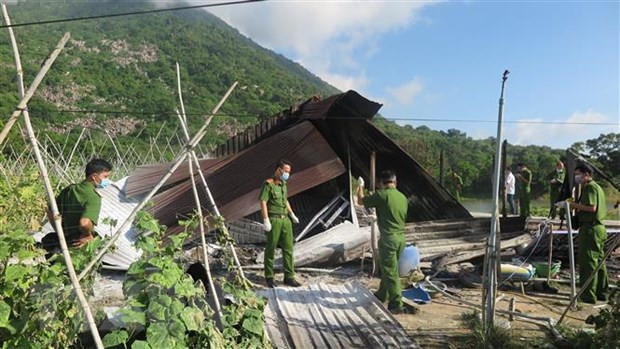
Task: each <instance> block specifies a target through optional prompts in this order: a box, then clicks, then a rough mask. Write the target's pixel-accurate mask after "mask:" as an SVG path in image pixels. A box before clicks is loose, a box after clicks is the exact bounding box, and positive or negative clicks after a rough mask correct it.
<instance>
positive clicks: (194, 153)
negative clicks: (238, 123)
mask: <svg viewBox="0 0 620 349" xmlns="http://www.w3.org/2000/svg"><path fill="white" fill-rule="evenodd" d="M179 118H180V119H181V124H182V126H183V132H184V134H185V136H186V137H187V138H188V139H189V132H188V131H187V125H185V124H183V118H182V117H181V116H180V115H179ZM190 155H191V158H192V160H193V161H194V163H195V164H196V167H197V168H198V174H199V177H200V180H201V181H202V185H203V187H204V190H205V192H206V193H207V197H208V198H209V202H210V203H211V208H212V209H213V212H214V213H215V217H216V219H217V218H220V217H221V215H220V211H219V210H218V208H217V205H216V204H215V200H214V199H213V195H211V190H210V189H209V186H208V185H207V179H206V178H205V176H204V174H203V173H202V169H201V168H200V162H199V161H198V157H197V156H196V152H195V151H194V150H192V153H191V154H190ZM220 229H224V230H225V231H224V234H226V236H228V230H227V229H226V227H225V226H224V227H220ZM226 245H227V247H228V248H230V252H231V253H232V256H233V260H234V262H235V266H236V267H237V272H238V273H239V276H240V277H241V279H242V280H244V281H245V282H248V283H249V282H250V281H249V280H248V279H247V278H246V277H245V273H244V272H243V268H242V267H241V262H239V257H238V256H237V251H236V250H235V246H234V245H233V244H232V243H230V242H229V241H227V242H226Z"/></svg>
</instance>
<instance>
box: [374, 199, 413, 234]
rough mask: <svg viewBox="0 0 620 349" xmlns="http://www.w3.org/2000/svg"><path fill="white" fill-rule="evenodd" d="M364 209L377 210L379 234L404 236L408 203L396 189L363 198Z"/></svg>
mask: <svg viewBox="0 0 620 349" xmlns="http://www.w3.org/2000/svg"><path fill="white" fill-rule="evenodd" d="M364 206H365V207H366V208H376V209H377V223H378V224H379V230H380V231H381V234H388V235H393V234H404V233H405V222H406V220H407V209H408V207H409V203H408V201H407V197H406V196H405V195H403V193H401V192H400V191H398V189H396V188H388V189H380V190H377V192H376V193H374V194H372V195H370V196H367V197H365V198H364Z"/></svg>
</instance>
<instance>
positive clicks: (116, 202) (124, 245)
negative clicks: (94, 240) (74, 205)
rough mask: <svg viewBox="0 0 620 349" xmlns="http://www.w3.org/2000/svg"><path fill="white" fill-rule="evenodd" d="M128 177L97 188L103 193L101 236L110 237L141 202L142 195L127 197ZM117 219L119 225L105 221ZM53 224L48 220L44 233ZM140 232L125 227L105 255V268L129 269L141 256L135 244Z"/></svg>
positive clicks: (100, 215) (99, 227)
mask: <svg viewBox="0 0 620 349" xmlns="http://www.w3.org/2000/svg"><path fill="white" fill-rule="evenodd" d="M126 180H127V177H125V178H123V179H121V180H119V181H117V182H114V183H112V185H110V186H108V187H106V188H105V189H97V192H98V193H99V194H100V195H101V211H100V212H99V222H98V223H97V225H96V226H95V231H96V232H97V234H99V235H100V236H104V237H108V236H111V235H112V234H114V233H115V232H116V228H118V226H120V225H121V224H122V223H123V222H124V221H125V219H127V217H129V215H130V214H131V212H132V211H133V209H134V208H135V207H136V206H137V205H138V204H139V203H140V199H141V198H140V197H132V198H130V197H127V196H126V195H125V193H124V188H125V183H126ZM108 217H109V218H112V219H116V220H117V222H118V223H117V226H116V228H115V227H111V226H109V225H107V224H104V223H103V220H104V219H106V218H108ZM53 231H54V229H53V228H52V225H51V224H50V223H49V222H48V223H47V224H45V226H44V227H43V229H42V230H41V232H42V233H44V234H47V233H51V232H53ZM137 238H138V234H137V232H136V230H135V229H134V228H133V226H130V227H129V228H127V229H125V231H124V232H123V233H122V234H121V236H120V237H119V238H118V240H116V242H115V243H114V246H115V248H114V249H111V250H110V252H108V253H106V254H105V255H104V256H103V259H102V261H103V268H106V269H116V270H127V269H129V265H131V263H133V262H134V261H136V260H137V259H138V258H140V256H141V254H142V253H141V252H140V251H139V250H138V249H136V248H135V247H134V246H133V244H134V242H135V241H136V240H137Z"/></svg>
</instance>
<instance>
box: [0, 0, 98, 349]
mask: <svg viewBox="0 0 620 349" xmlns="http://www.w3.org/2000/svg"><path fill="white" fill-rule="evenodd" d="M2 15H3V16H4V20H5V22H6V23H7V24H8V25H10V24H11V20H10V18H9V14H8V12H7V10H6V5H5V4H2ZM9 35H10V37H11V45H12V46H13V53H14V56H15V66H16V68H17V70H18V75H19V74H21V58H20V55H19V50H18V48H17V41H16V40H15V36H14V34H13V30H12V28H11V27H9ZM69 38H70V34H69V33H65V35H64V36H63V37H62V39H61V40H60V42H59V43H58V45H57V46H56V48H55V49H54V50H53V51H52V53H51V54H50V56H49V57H48V59H47V60H46V61H45V63H44V66H43V68H41V71H40V72H39V74H37V78H39V81H38V82H37V81H36V80H37V79H36V78H35V82H33V84H32V85H31V87H30V88H29V89H28V92H27V93H30V97H28V98H26V97H27V95H24V81H23V79H20V78H18V79H17V83H18V94H19V97H20V99H21V102H20V103H19V105H18V109H17V111H19V112H21V111H23V115H24V124H25V125H26V132H27V134H28V140H29V141H30V146H31V147H32V150H33V152H34V156H35V158H36V161H37V165H38V167H39V172H41V177H42V178H43V185H44V186H45V192H46V194H47V199H48V202H49V203H50V208H51V211H52V214H53V217H54V225H55V228H56V234H57V235H58V242H59V244H60V249H61V251H62V256H63V257H64V260H65V265H66V267H67V273H68V274H69V279H70V280H71V285H72V286H73V290H74V291H75V295H76V297H77V299H78V301H79V302H80V307H81V308H82V311H83V312H84V316H85V317H86V323H87V324H88V328H89V329H90V332H91V335H92V337H93V341H94V342H95V346H96V347H97V348H98V349H99V348H103V343H102V342H101V336H99V331H98V329H97V324H96V323H95V318H94V317H93V314H92V312H91V310H90V306H89V304H88V301H87V300H86V297H85V296H84V292H83V291H82V288H81V287H80V283H79V281H78V279H77V276H76V273H75V268H74V267H73V261H72V260H71V254H70V253H69V247H68V245H67V240H66V239H65V234H64V231H63V229H62V217H61V216H60V212H59V210H58V205H57V204H56V197H55V195H54V189H53V188H52V183H51V181H50V179H49V175H48V173H47V168H46V167H45V162H44V160H43V157H42V156H41V152H40V149H39V143H38V141H37V139H36V136H35V134H34V129H33V128H32V123H31V122H30V114H29V113H28V110H25V108H26V105H27V103H28V100H29V99H30V98H31V97H32V95H33V94H34V91H36V88H37V87H38V85H39V83H41V80H43V77H44V76H45V74H46V73H47V71H48V70H49V69H50V67H51V66H52V64H53V63H54V61H55V60H56V57H58V54H59V53H60V51H62V49H63V48H64V46H65V44H66V43H67V41H68V40H69ZM42 72H43V73H42ZM19 106H21V108H20V107H19ZM14 115H15V114H14ZM17 117H19V113H18V114H16V116H15V117H14V118H12V119H11V120H12V123H11V124H10V125H9V124H8V123H7V126H8V128H5V129H6V133H4V130H3V133H4V135H5V137H6V134H8V131H10V129H11V126H12V125H13V124H14V123H15V121H17ZM9 122H11V121H10V120H9ZM2 140H4V138H2ZM0 143H2V141H0Z"/></svg>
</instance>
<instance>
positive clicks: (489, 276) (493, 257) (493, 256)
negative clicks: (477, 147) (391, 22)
mask: <svg viewBox="0 0 620 349" xmlns="http://www.w3.org/2000/svg"><path fill="white" fill-rule="evenodd" d="M508 74H510V72H509V71H508V70H506V71H504V75H503V76H502V90H501V93H500V97H499V112H498V117H497V138H496V142H497V147H496V152H495V170H494V172H493V212H492V216H491V232H490V234H489V240H488V242H487V251H486V265H485V274H486V275H484V279H485V281H486V282H485V284H484V285H483V306H484V309H483V312H482V316H483V320H484V321H483V324H484V331H485V336H488V335H489V332H490V331H491V329H492V328H493V325H494V321H495V298H496V293H497V274H498V261H499V260H498V259H499V253H498V251H499V250H500V249H499V244H500V241H498V239H497V235H498V231H499V210H498V206H499V185H500V174H501V164H502V162H501V158H502V131H503V118H504V87H505V85H506V80H508Z"/></svg>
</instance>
